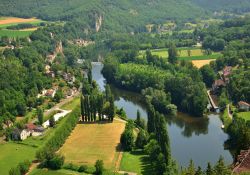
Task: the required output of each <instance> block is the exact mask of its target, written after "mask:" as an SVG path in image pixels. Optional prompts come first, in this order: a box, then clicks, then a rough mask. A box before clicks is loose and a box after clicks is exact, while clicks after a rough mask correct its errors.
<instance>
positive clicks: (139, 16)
mask: <svg viewBox="0 0 250 175" xmlns="http://www.w3.org/2000/svg"><path fill="white" fill-rule="evenodd" d="M58 3H60V4H61V5H60V7H58ZM0 4H1V6H0V8H1V9H2V10H1V12H0V15H5V16H6V15H9V16H22V17H34V16H36V17H38V18H41V19H45V20H52V21H55V20H61V21H74V24H72V23H70V24H67V28H68V30H75V31H77V33H78V32H79V33H80V30H79V29H82V28H84V27H91V28H94V27H95V21H96V19H97V17H99V16H103V18H104V21H103V30H105V29H112V30H115V31H145V27H144V26H145V25H146V24H149V23H152V22H155V23H160V22H165V20H166V16H168V18H170V19H190V18H195V17H197V16H205V15H206V14H205V11H204V10H203V9H201V8H200V7H197V6H196V5H195V4H193V3H191V2H190V1H184V0H181V2H176V1H174V0H167V1H163V0H160V1H156V2H153V3H151V2H149V1H148V2H145V1H142V0H139V1H115V2H114V1H111V0H106V1H103V2H102V1H101V2H100V1H97V0H93V1H87V0H84V1H82V0H73V1H70V2H69V1H67V0H62V1H59V0H53V1H49V0H46V1H43V2H38V3H35V2H33V1H29V0H25V1H21V0H17V1H11V2H6V1H1V2H0ZM10 4H11V5H10ZM111 7H112V8H111ZM179 9H182V10H181V11H180V10H179ZM75 24H77V25H75ZM78 26H79V28H76V27H78ZM82 33H83V32H82Z"/></svg>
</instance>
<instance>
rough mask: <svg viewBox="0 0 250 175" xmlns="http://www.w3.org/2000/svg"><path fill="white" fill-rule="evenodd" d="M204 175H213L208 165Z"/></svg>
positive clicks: (211, 168)
mask: <svg viewBox="0 0 250 175" xmlns="http://www.w3.org/2000/svg"><path fill="white" fill-rule="evenodd" d="M206 175H215V174H214V170H213V167H212V166H211V164H210V163H208V164H207V169H206Z"/></svg>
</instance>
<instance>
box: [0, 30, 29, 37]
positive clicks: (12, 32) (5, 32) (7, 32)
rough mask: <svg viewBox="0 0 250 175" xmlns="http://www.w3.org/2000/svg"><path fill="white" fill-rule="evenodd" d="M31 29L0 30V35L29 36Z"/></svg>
mask: <svg viewBox="0 0 250 175" xmlns="http://www.w3.org/2000/svg"><path fill="white" fill-rule="evenodd" d="M32 32H33V31H18V30H5V29H2V30H0V37H2V36H7V37H11V38H16V37H27V36H29V35H30V34H31V33H32Z"/></svg>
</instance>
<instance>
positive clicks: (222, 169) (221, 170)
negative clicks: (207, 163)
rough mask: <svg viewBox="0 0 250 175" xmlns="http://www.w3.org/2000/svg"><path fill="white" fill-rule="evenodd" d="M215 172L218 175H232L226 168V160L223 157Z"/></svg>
mask: <svg viewBox="0 0 250 175" xmlns="http://www.w3.org/2000/svg"><path fill="white" fill-rule="evenodd" d="M214 172H215V174H216V175H230V174H231V172H230V170H229V169H228V168H227V167H226V166H225V164H224V159H223V157H222V156H220V159H219V160H218V162H217V163H216V165H215V167H214Z"/></svg>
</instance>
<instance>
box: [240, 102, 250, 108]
mask: <svg viewBox="0 0 250 175" xmlns="http://www.w3.org/2000/svg"><path fill="white" fill-rule="evenodd" d="M238 105H245V106H249V107H250V104H248V103H247V102H244V101H240V102H238Z"/></svg>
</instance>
